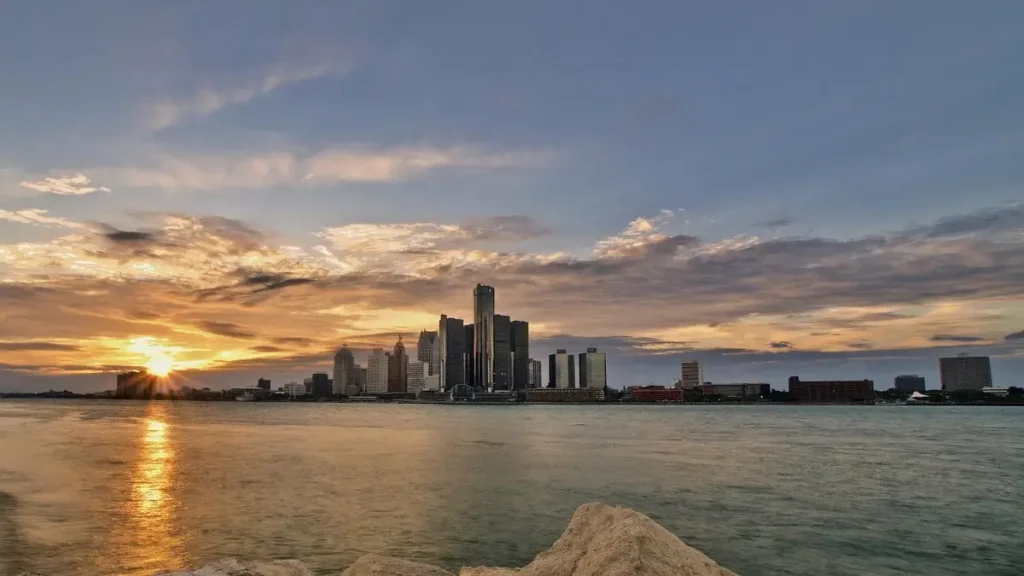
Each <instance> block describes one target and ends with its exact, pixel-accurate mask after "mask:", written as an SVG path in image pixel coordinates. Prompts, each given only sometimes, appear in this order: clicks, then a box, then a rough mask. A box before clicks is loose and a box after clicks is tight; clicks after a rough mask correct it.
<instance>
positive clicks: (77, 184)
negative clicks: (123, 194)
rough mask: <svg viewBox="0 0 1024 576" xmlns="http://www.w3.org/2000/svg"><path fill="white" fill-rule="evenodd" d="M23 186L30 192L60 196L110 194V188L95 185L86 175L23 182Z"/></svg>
mask: <svg viewBox="0 0 1024 576" xmlns="http://www.w3.org/2000/svg"><path fill="white" fill-rule="evenodd" d="M21 186H22V187H23V188H28V189H29V190H35V191H37V192H45V193H48V194H57V195H60V196H81V195H83V194H92V193H93V192H110V188H107V187H105V186H96V185H94V184H93V183H92V181H91V180H90V179H89V177H87V176H86V175H85V174H73V175H70V176H55V177H51V178H43V179H42V180H23V181H22V182H21Z"/></svg>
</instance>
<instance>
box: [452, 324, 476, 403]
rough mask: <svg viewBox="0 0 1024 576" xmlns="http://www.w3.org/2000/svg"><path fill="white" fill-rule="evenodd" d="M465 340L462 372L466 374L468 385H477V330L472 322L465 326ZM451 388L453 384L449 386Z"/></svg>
mask: <svg viewBox="0 0 1024 576" xmlns="http://www.w3.org/2000/svg"><path fill="white" fill-rule="evenodd" d="M463 334H464V336H463V340H464V341H465V342H466V350H465V352H464V353H463V354H462V373H463V374H465V379H466V385H468V386H470V387H475V386H476V355H475V354H474V353H473V346H475V345H476V330H474V329H473V325H472V324H466V325H465V326H463ZM449 388H451V386H449Z"/></svg>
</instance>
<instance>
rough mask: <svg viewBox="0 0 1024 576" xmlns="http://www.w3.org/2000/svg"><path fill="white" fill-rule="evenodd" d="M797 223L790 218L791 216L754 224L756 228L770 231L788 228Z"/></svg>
mask: <svg viewBox="0 0 1024 576" xmlns="http://www.w3.org/2000/svg"><path fill="white" fill-rule="evenodd" d="M795 223H796V220H794V219H793V218H790V217H789V216H780V217H778V218H769V219H768V220H763V221H761V222H757V223H755V224H754V227H755V228H768V229H775V228H786V227H787V226H792V225H793V224H795Z"/></svg>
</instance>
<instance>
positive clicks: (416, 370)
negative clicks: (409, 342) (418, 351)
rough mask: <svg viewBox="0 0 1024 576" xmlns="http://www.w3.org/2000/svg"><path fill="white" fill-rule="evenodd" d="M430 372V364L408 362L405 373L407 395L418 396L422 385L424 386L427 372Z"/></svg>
mask: <svg viewBox="0 0 1024 576" xmlns="http://www.w3.org/2000/svg"><path fill="white" fill-rule="evenodd" d="M429 370H430V364H427V363H426V362H419V361H413V362H409V368H408V372H406V376H407V380H406V382H407V383H408V384H407V387H406V391H407V392H408V393H409V394H419V393H420V392H422V391H423V388H424V385H425V384H426V378H427V376H428V374H427V372H428V371H429Z"/></svg>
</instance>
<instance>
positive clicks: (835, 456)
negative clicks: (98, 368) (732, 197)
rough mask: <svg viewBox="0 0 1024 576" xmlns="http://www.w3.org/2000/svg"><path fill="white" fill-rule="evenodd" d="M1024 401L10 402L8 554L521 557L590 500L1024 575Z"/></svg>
mask: <svg viewBox="0 0 1024 576" xmlns="http://www.w3.org/2000/svg"><path fill="white" fill-rule="evenodd" d="M1022 438H1024V410H1020V409H1015V408H981V407H978V408H974V407H964V408H956V407H827V406H815V407H779V406H765V407H745V406H733V407H726V406H718V407H704V406H687V407H641V406H622V407H619V406H608V407H582V406H580V407H569V406H567V407H553V406H533V407H500V406H493V407H491V406H418V405H396V406H372V405H340V404H319V405H316V404H262V403H197V402H192V403H169V402H153V403H145V402H106V401H58V400H31V401H0V574H7V573H16V572H17V571H20V570H35V571H40V572H44V573H47V574H50V575H51V576H60V575H64V574H89V575H97V574H99V575H104V574H127V575H135V574H151V573H153V572H155V571H158V570H160V569H170V568H180V567H186V566H195V565H198V564H202V563H205V562H208V561H211V560H214V559H217V558H221V557H225V556H234V557H241V558H252V559H276V558H299V559H301V560H302V561H304V562H305V563H306V564H307V565H309V566H310V567H311V568H313V569H314V570H315V571H316V572H317V573H318V574H337V573H339V572H340V571H341V569H343V568H344V567H345V566H347V565H348V564H350V563H351V562H352V561H353V560H355V558H357V557H358V556H359V555H361V554H363V553H366V552H378V553H383V554H390V555H396V556H401V557H405V558H409V559H414V560H420V561H426V562H431V563H435V564H439V565H443V566H447V567H451V568H456V567H458V566H461V565H464V564H489V565H504V566H519V565H522V564H525V563H527V562H529V561H530V560H531V559H532V558H533V556H534V555H535V554H536V553H537V552H539V551H541V550H543V549H545V548H547V547H548V546H550V545H551V544H552V543H553V542H554V541H555V539H556V538H557V537H558V535H559V534H560V533H561V531H562V530H563V529H564V527H565V525H566V523H567V522H568V520H569V517H570V515H571V514H572V511H573V510H574V509H575V507H576V506H578V505H579V504H582V503H584V502H589V501H594V500H601V501H604V502H608V503H613V504H618V505H625V506H630V507H633V508H636V509H638V510H641V511H643V512H645V513H647V514H649V515H651V516H652V517H653V518H655V519H656V520H658V521H659V522H661V523H662V524H663V525H665V526H666V527H667V528H668V529H669V530H671V531H672V532H674V533H676V534H678V535H679V536H680V537H681V538H682V539H683V540H685V541H686V542H688V543H690V544H691V545H693V546H696V547H698V548H700V549H702V550H704V551H705V552H706V553H708V554H709V555H710V556H711V557H712V558H715V559H716V560H717V561H719V562H720V563H721V564H723V565H725V566H727V567H729V568H731V569H733V570H735V571H737V572H739V573H740V574H741V575H743V576H755V575H768V574H772V575H776V574H800V575H818V574H831V575H862V574H878V575H891V574H922V575H924V574H927V575H944V574H986V575H1001V574H1005V575H1010V574H1014V575H1018V574H1020V573H1021V570H1022V568H1021V566H1024V545H1022V543H1021V540H1020V538H1021V534H1022V533H1024V447H1022V445H1021V439H1022Z"/></svg>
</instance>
